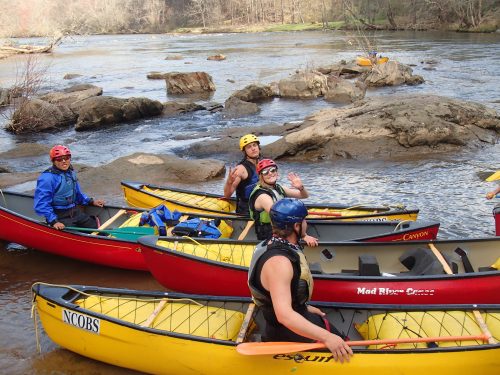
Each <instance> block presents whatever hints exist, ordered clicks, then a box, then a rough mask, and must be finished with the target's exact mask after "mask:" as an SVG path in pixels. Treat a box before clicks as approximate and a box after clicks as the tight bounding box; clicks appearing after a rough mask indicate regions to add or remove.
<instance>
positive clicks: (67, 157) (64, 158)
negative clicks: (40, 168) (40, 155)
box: [54, 156, 71, 162]
mask: <svg viewBox="0 0 500 375" xmlns="http://www.w3.org/2000/svg"><path fill="white" fill-rule="evenodd" d="M66 160H71V156H58V157H57V158H54V161H58V162H61V161H66Z"/></svg>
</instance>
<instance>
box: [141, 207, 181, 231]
mask: <svg viewBox="0 0 500 375" xmlns="http://www.w3.org/2000/svg"><path fill="white" fill-rule="evenodd" d="M180 217H181V213H180V212H178V211H174V212H170V210H169V209H168V208H167V207H165V205H163V204H161V205H159V206H156V207H154V208H152V209H151V210H150V211H145V212H143V213H142V214H141V218H140V220H139V226H143V225H145V224H148V225H149V226H151V227H154V228H158V234H159V235H160V236H166V235H167V227H172V226H174V225H176V224H177V223H179V218H180Z"/></svg>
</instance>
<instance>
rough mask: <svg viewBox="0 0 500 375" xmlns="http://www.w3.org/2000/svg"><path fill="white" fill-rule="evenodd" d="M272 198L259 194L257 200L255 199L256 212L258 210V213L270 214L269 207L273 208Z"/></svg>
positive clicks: (265, 194)
mask: <svg viewBox="0 0 500 375" xmlns="http://www.w3.org/2000/svg"><path fill="white" fill-rule="evenodd" d="M273 203H274V202H273V198H271V196H270V195H269V194H267V193H261V194H259V196H258V197H257V199H255V203H254V205H255V209H256V210H259V211H262V210H264V211H266V212H268V213H269V212H270V211H271V207H272V206H273Z"/></svg>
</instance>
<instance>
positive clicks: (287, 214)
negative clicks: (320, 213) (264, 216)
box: [269, 198, 307, 229]
mask: <svg viewBox="0 0 500 375" xmlns="http://www.w3.org/2000/svg"><path fill="white" fill-rule="evenodd" d="M269 216H270V217H271V223H272V225H273V226H274V227H276V228H279V229H286V228H287V227H288V226H291V225H293V224H295V223H301V222H302V221H303V220H304V219H305V218H306V216H307V208H306V206H305V205H304V203H302V201H301V200H298V199H296V198H283V199H280V200H279V201H277V202H276V203H274V204H273V206H272V207H271V211H270V212H269Z"/></svg>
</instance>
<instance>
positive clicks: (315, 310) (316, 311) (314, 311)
mask: <svg viewBox="0 0 500 375" xmlns="http://www.w3.org/2000/svg"><path fill="white" fill-rule="evenodd" d="M307 311H309V312H310V313H311V314H316V315H319V316H321V317H324V316H326V314H325V313H324V312H323V311H321V310H320V309H318V308H317V307H316V306H311V305H307Z"/></svg>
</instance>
